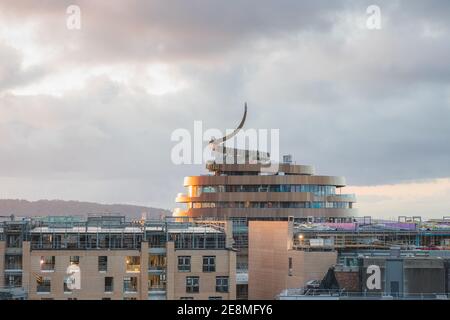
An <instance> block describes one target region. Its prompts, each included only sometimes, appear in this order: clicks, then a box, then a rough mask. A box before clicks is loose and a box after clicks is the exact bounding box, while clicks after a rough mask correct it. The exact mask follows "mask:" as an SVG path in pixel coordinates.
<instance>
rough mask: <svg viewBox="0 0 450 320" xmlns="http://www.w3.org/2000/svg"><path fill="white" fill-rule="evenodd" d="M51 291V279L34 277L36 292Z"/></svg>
mask: <svg viewBox="0 0 450 320" xmlns="http://www.w3.org/2000/svg"><path fill="white" fill-rule="evenodd" d="M50 291H51V279H50V278H49V277H40V276H38V277H37V278H36V292H41V293H50Z"/></svg>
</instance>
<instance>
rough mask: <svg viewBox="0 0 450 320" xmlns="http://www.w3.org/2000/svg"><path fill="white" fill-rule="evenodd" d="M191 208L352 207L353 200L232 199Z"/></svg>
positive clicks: (191, 206)
mask: <svg viewBox="0 0 450 320" xmlns="http://www.w3.org/2000/svg"><path fill="white" fill-rule="evenodd" d="M188 207H189V208H193V209H202V208H237V209H244V208H258V209H289V208H306V209H310V208H312V209H317V208H352V203H351V202H316V201H314V202H310V201H296V202H279V201H264V202H253V201H230V202H191V203H189V204H188Z"/></svg>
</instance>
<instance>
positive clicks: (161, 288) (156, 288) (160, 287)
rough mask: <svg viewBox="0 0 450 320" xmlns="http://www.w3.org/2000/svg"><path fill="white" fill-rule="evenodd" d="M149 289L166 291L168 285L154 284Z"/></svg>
mask: <svg viewBox="0 0 450 320" xmlns="http://www.w3.org/2000/svg"><path fill="white" fill-rule="evenodd" d="M148 291H149V292H151V291H166V286H165V285H163V284H159V285H152V286H149V287H148Z"/></svg>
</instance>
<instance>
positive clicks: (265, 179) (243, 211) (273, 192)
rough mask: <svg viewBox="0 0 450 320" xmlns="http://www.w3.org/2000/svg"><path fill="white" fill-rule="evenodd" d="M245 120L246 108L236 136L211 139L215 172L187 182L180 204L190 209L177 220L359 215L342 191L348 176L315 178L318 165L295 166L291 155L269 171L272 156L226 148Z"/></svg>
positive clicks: (351, 197) (180, 212) (209, 167)
mask: <svg viewBox="0 0 450 320" xmlns="http://www.w3.org/2000/svg"><path fill="white" fill-rule="evenodd" d="M246 117H247V106H245V113H244V116H243V118H242V120H241V123H240V124H239V126H238V127H237V129H236V130H234V132H232V133H231V134H229V135H227V136H225V137H223V138H221V139H213V140H211V142H210V146H211V148H212V150H213V151H214V152H215V155H216V160H215V161H213V162H209V163H207V165H206V168H207V170H208V171H209V173H210V174H209V175H206V176H191V177H186V178H185V179H184V186H185V187H187V189H188V194H186V195H185V194H179V195H178V196H177V198H176V201H177V202H178V203H185V204H186V205H187V209H186V210H183V209H178V210H177V211H176V212H175V216H188V217H216V218H219V219H228V218H241V217H245V218H251V219H267V218H273V219H287V218H288V217H290V216H293V217H295V218H307V217H336V218H339V217H349V216H354V215H355V214H356V213H355V210H354V209H353V203H354V202H355V201H356V199H355V196H354V195H351V194H342V193H341V190H342V188H343V187H345V179H344V178H343V177H333V176H321V175H315V174H314V168H313V167H311V166H307V165H297V164H294V163H293V162H292V157H284V161H285V162H283V163H280V164H279V165H278V170H276V171H275V172H267V171H265V170H264V168H265V167H267V163H268V161H270V158H269V156H270V155H269V154H268V153H265V152H260V151H253V153H252V151H249V150H238V149H235V148H227V147H225V142H226V141H228V140H230V139H232V138H233V137H234V136H235V135H237V134H238V132H239V130H241V129H242V127H243V126H244V123H245V120H246ZM229 155H231V156H229ZM229 159H231V161H230V160H229Z"/></svg>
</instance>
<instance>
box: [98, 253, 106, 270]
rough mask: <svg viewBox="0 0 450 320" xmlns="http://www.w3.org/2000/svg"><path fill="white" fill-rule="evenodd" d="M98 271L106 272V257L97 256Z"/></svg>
mask: <svg viewBox="0 0 450 320" xmlns="http://www.w3.org/2000/svg"><path fill="white" fill-rule="evenodd" d="M98 271H108V257H107V256H99V257H98Z"/></svg>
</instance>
